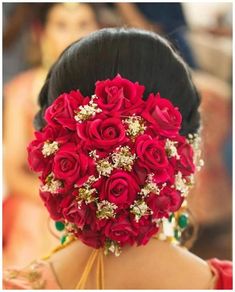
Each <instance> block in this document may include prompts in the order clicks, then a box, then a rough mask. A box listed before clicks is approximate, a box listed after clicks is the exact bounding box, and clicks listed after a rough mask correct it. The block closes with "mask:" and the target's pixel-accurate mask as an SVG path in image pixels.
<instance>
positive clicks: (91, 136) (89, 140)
mask: <svg viewBox="0 0 235 292" xmlns="http://www.w3.org/2000/svg"><path fill="white" fill-rule="evenodd" d="M77 133H78V136H79V137H80V138H81V139H82V140H83V141H84V142H85V143H86V147H87V148H88V149H92V148H95V149H98V150H100V151H107V152H111V151H112V150H113V149H114V148H115V147H117V146H119V145H120V144H123V143H125V142H127V141H128V140H129V139H128V138H127V137H126V134H125V128H124V126H123V124H122V123H121V120H120V119H117V118H105V117H104V118H103V119H100V118H97V119H95V120H93V121H88V122H85V123H78V124H77Z"/></svg>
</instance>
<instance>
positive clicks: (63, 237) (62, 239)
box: [60, 235, 67, 244]
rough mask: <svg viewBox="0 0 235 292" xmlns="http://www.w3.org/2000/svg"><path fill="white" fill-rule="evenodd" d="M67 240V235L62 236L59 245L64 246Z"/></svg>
mask: <svg viewBox="0 0 235 292" xmlns="http://www.w3.org/2000/svg"><path fill="white" fill-rule="evenodd" d="M66 239H67V235H63V236H62V237H61V239H60V242H61V244H64V243H65V241H66Z"/></svg>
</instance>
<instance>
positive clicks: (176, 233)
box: [174, 229, 181, 240]
mask: <svg viewBox="0 0 235 292" xmlns="http://www.w3.org/2000/svg"><path fill="white" fill-rule="evenodd" d="M180 235H181V234H180V231H179V230H178V229H175V230H174V237H175V239H176V240H179V239H180Z"/></svg>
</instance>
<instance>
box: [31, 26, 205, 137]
mask: <svg viewBox="0 0 235 292" xmlns="http://www.w3.org/2000/svg"><path fill="white" fill-rule="evenodd" d="M118 73H119V74H120V75H121V76H122V77H124V78H127V79H129V80H131V81H133V82H136V81H138V82H139V83H140V84H141V85H144V86H145V88H146V90H145V95H144V98H147V96H148V94H149V93H150V92H154V93H157V92H160V94H161V96H163V97H165V98H167V99H169V100H171V101H172V102H173V104H174V105H175V106H177V107H179V110H180V112H181V114H182V117H183V123H182V131H181V133H182V134H184V135H186V134H188V133H194V132H197V130H198V128H199V113H198V106H199V103H200V98H199V96H198V93H197V91H196V89H195V86H194V85H193V83H192V80H191V76H190V72H189V69H188V67H187V66H186V64H185V63H184V61H183V60H182V59H181V57H180V56H179V55H178V54H177V53H176V52H175V51H174V49H173V48H172V47H171V46H170V45H169V43H168V42H167V41H166V40H165V39H164V38H162V37H160V36H158V35H157V34H154V33H151V32H146V31H142V30H136V29H102V30H100V31H97V32H95V33H93V34H91V35H89V36H88V37H85V38H83V39H82V40H80V41H76V42H75V43H73V44H72V45H70V46H69V47H68V48H67V49H66V50H65V51H64V52H63V53H62V54H61V56H60V58H59V59H58V61H57V62H56V63H55V65H54V66H53V67H52V68H51V70H50V72H49V74H48V77H47V80H46V82H45V84H44V86H43V88H42V91H41V93H40V97H39V102H40V106H41V111H40V112H39V113H38V114H37V117H36V120H35V125H36V127H37V128H41V127H43V125H44V120H43V113H44V111H45V109H46V108H47V107H48V106H49V105H50V104H51V103H52V102H53V101H54V99H55V98H56V97H58V96H59V95H60V94H61V93H63V92H68V91H70V90H72V89H80V91H81V92H82V93H83V95H85V96H91V95H92V94H93V93H94V86H95V82H96V81H97V80H104V79H108V78H113V77H115V76H116V75H117V74H118Z"/></svg>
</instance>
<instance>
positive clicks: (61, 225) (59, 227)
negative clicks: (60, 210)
mask: <svg viewBox="0 0 235 292" xmlns="http://www.w3.org/2000/svg"><path fill="white" fill-rule="evenodd" d="M55 228H56V229H57V230H58V231H62V230H64V223H63V222H60V221H56V222H55Z"/></svg>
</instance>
